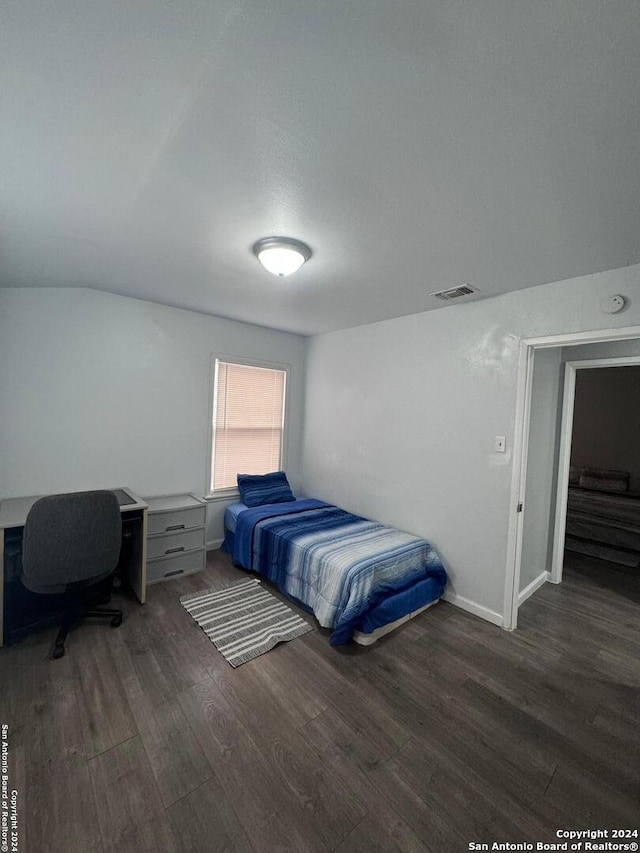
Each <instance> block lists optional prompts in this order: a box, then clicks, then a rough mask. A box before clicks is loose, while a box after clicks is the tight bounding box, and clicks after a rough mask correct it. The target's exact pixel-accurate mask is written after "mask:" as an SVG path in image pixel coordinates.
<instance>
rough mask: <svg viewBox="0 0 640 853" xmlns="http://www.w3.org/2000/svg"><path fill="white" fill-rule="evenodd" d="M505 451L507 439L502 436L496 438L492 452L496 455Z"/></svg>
mask: <svg viewBox="0 0 640 853" xmlns="http://www.w3.org/2000/svg"><path fill="white" fill-rule="evenodd" d="M506 449H507V439H506V436H504V435H497V436H496V443H495V445H494V450H495V452H496V453H504V452H505V450H506Z"/></svg>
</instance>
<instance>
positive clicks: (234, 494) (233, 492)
mask: <svg viewBox="0 0 640 853" xmlns="http://www.w3.org/2000/svg"><path fill="white" fill-rule="evenodd" d="M204 499H205V501H211V502H213V501H233V502H234V503H238V501H239V500H240V492H239V491H238V490H237V489H229V491H227V492H216V493H215V494H213V495H205V496H204Z"/></svg>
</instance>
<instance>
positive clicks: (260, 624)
mask: <svg viewBox="0 0 640 853" xmlns="http://www.w3.org/2000/svg"><path fill="white" fill-rule="evenodd" d="M180 603H181V604H182V606H183V607H184V608H186V610H188V611H189V613H190V614H191V615H192V616H193V618H194V619H195V620H196V622H197V623H198V625H199V626H200V627H201V628H202V630H203V631H204V632H205V634H206V635H207V637H209V639H210V640H211V642H212V643H213V644H214V645H215V647H216V648H217V649H218V651H219V652H220V653H221V654H222V655H224V657H225V658H226V659H227V661H228V662H229V663H230V664H231V666H240V664H243V663H246V662H247V661H250V660H253V658H257V657H258V656H259V655H263V654H264V653H265V652H268V651H269V649H272V648H273V647H274V646H276V645H277V644H278V643H284V642H286V641H287V640H293V639H294V638H295V637H300V636H302V634H306V633H307V632H308V631H313V626H312V625H309V623H308V622H305V620H304V619H302V618H301V617H300V616H298V615H297V614H296V613H294V612H293V610H291V608H290V607H287V605H286V604H284V603H283V602H282V601H280V599H278V598H276V597H275V596H274V595H272V594H271V593H270V592H267V590H266V589H264V588H263V586H262V584H261V583H260V581H259V580H258V579H257V578H250V579H249V580H241V581H238V582H236V583H233V584H231V585H230V586H227V587H224V589H216V590H213V589H203V590H202V591H201V592H194V593H191V594H190V595H183V596H181V598H180Z"/></svg>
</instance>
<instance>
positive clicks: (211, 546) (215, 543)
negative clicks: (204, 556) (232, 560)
mask: <svg viewBox="0 0 640 853" xmlns="http://www.w3.org/2000/svg"><path fill="white" fill-rule="evenodd" d="M223 542H224V539H213V540H212V541H211V542H207V544H206V545H205V546H204V547H205V548H206V550H207V551H217V550H218V548H219V547H220V546H221V545H222V543H223Z"/></svg>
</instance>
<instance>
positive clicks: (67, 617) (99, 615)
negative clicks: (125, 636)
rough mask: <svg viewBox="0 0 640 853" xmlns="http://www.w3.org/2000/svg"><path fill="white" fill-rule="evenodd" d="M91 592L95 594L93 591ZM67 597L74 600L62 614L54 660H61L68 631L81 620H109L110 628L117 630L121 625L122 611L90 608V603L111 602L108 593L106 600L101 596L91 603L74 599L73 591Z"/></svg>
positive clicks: (54, 648) (74, 593)
mask: <svg viewBox="0 0 640 853" xmlns="http://www.w3.org/2000/svg"><path fill="white" fill-rule="evenodd" d="M92 591H93V592H95V590H92ZM69 595H70V596H71V597H73V598H74V599H75V600H74V601H73V603H71V604H70V606H69V608H68V609H66V610H65V611H64V613H63V614H62V624H61V625H60V628H59V630H58V634H57V636H56V639H55V643H54V646H53V657H54V658H56V659H57V658H61V657H62V656H63V655H64V644H65V642H66V639H67V635H68V633H69V631H71V629H72V628H74V627H75V626H76V625H77V624H78V623H79V622H81V621H82V620H83V619H107V618H109V619H110V624H111V627H112V628H119V627H120V625H122V610H117V609H114V608H106V607H92V606H91V603H92V602H93V603H99V604H102V603H105V604H107V603H108V602H109V601H110V600H111V595H110V594H109V593H107V595H106V598H105V596H104V595H103V596H102V597H101V598H98V600H97V601H96V596H94V597H93V598H92V601H87V600H85V599H83V598H82V597H80V598H76V597H75V596H76V591H75V590H69Z"/></svg>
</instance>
